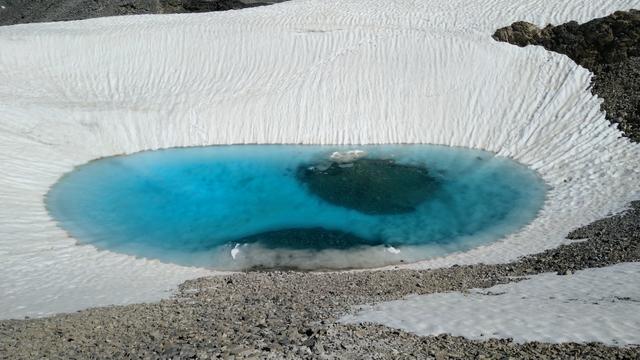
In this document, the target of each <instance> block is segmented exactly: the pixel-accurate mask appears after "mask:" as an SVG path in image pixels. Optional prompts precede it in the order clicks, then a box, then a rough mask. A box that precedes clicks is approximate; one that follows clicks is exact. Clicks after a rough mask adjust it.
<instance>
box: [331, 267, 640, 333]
mask: <svg viewBox="0 0 640 360" xmlns="http://www.w3.org/2000/svg"><path fill="white" fill-rule="evenodd" d="M341 321H342V322H346V323H356V322H374V323H379V324H383V325H386V326H390V327H394V328H398V329H402V330H405V331H409V332H412V333H415V334H418V335H438V334H443V333H448V334H452V335H458V336H464V337H467V338H471V339H476V340H485V339H488V338H513V340H514V341H516V342H526V341H541V342H552V343H559V342H569V341H571V342H591V341H597V342H603V343H605V344H609V345H632V344H635V345H638V344H640V263H626V264H619V265H614V266H610V267H607V268H601V269H587V270H584V271H579V272H577V273H576V274H575V275H569V276H559V275H556V274H542V275H536V276H533V277H532V278H531V279H529V280H524V281H522V282H517V283H510V284H506V285H498V286H494V287H492V288H489V289H476V290H471V291H470V292H469V293H459V292H453V293H441V294H430V295H413V296H409V297H407V298H406V299H404V300H398V301H391V302H387V303H381V304H378V305H375V306H369V307H363V308H362V309H361V310H360V311H359V312H358V313H356V314H355V315H347V316H345V317H343V318H342V319H341Z"/></svg>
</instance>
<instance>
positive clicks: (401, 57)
mask: <svg viewBox="0 0 640 360" xmlns="http://www.w3.org/2000/svg"><path fill="white" fill-rule="evenodd" d="M632 7H640V0H597V1H596V0H588V1H587V0H576V1H566V0H534V1H532V0H478V1H468V0H433V1H401V0H366V1H365V0H358V1H356V0H294V1H291V2H286V3H281V4H278V5H273V6H268V7H260V8H251V9H246V10H241V11H231V12H221V13H205V14H181V15H150V16H127V17H110V18H101V19H92V20H86V21H77V22H59V23H49V24H30V25H16V26H8V27H0V49H2V51H0V317H3V318H11V317H20V316H24V315H30V316H33V315H44V314H49V313H52V312H60V311H72V310H76V309H81V308H84V307H88V306H96V305H106V304H120V303H128V302H135V301H150V300H155V299H158V298H160V297H162V296H166V295H167V294H168V293H167V292H166V290H167V289H171V288H175V286H176V285H177V284H178V283H180V282H181V281H183V280H185V279H188V278H193V277H196V276H201V275H206V274H211V273H212V272H210V271H207V270H204V269H195V268H184V267H180V266H176V265H172V264H161V263H158V262H157V261H149V260H145V259H136V258H133V257H130V256H126V255H122V254H117V253H113V252H109V251H97V250H96V249H95V248H93V247H91V246H76V243H75V240H74V239H72V238H69V237H68V236H67V234H66V233H65V232H64V231H63V230H61V229H59V228H58V227H57V226H56V224H55V223H54V222H53V221H52V220H51V218H50V216H49V215H48V213H47V210H46V209H45V206H44V202H43V197H44V195H45V194H46V193H47V190H48V189H49V187H50V186H51V185H52V184H54V183H55V182H56V181H57V180H58V179H59V178H60V176H61V175H62V174H64V173H66V172H68V171H71V170H72V169H73V168H74V166H76V165H79V164H83V163H86V162H87V161H90V160H92V159H96V158H99V157H104V156H110V155H115V154H125V153H127V154H128V153H134V152H138V151H141V150H149V149H159V148H167V147H176V146H196V145H211V144H231V143H294V144H299V143H304V144H362V143H429V144H443V145H451V146H465V147H470V148H478V149H484V150H488V151H493V152H496V153H497V154H499V155H500V156H508V157H511V158H513V159H515V160H517V161H519V162H521V163H523V164H526V165H528V166H530V167H531V168H533V169H535V170H537V171H538V172H539V173H540V175H541V176H542V177H543V178H544V179H545V180H546V181H547V182H548V184H549V185H550V186H552V190H551V191H550V192H549V194H548V200H547V202H546V204H545V206H544V208H543V209H542V211H541V213H540V215H539V217H538V218H537V219H536V220H535V221H534V222H533V223H532V224H530V225H529V226H527V227H526V228H524V229H523V230H522V231H520V232H518V233H516V234H513V235H512V236H509V237H507V238H505V239H504V240H502V241H500V242H498V243H494V244H492V245H489V246H484V247H482V248H478V249H475V250H472V251H469V252H467V253H464V254H457V255H452V256H447V257H443V258H438V259H434V260H429V261H425V262H422V263H418V264H412V265H410V267H414V268H428V267H438V266H447V265H451V264H454V263H459V264H465V263H476V262H485V263H488V262H501V261H508V260H512V259H514V258H517V257H518V256H520V255H523V254H527V253H532V252H538V251H541V250H544V249H547V248H551V247H555V246H557V245H559V244H561V243H563V242H565V241H566V240H565V239H564V238H565V235H566V234H567V232H569V231H570V230H571V229H573V228H575V227H577V226H579V225H583V224H585V223H588V222H590V221H593V220H595V219H598V218H600V217H603V216H605V215H607V214H608V213H610V212H612V211H617V210H620V209H621V208H623V207H624V206H625V204H627V203H628V202H629V201H630V200H634V199H636V198H638V195H639V194H638V191H639V190H640V185H639V184H640V166H638V159H639V158H640V147H639V146H638V145H634V144H631V143H630V142H629V141H628V140H626V139H624V138H620V133H619V132H618V130H616V129H615V128H614V127H611V126H610V125H609V123H608V122H607V121H606V120H605V117H604V114H602V113H601V112H600V111H599V104H600V100H598V99H597V98H595V97H594V96H592V95H591V93H590V91H589V89H588V88H589V83H590V78H591V75H590V73H589V72H588V71H587V70H585V69H584V68H581V67H579V66H577V65H575V64H574V63H573V62H571V61H570V60H569V59H568V58H566V57H565V56H562V55H558V54H554V53H550V52H547V51H545V50H544V49H542V48H540V47H527V48H518V47H516V46H511V45H509V44H505V43H498V42H495V41H494V40H493V39H492V38H491V34H492V33H493V32H494V30H495V29H496V28H498V27H501V26H505V25H507V24H510V23H511V22H513V21H517V20H528V21H531V22H534V23H537V24H539V25H544V24H546V23H562V22H566V21H568V20H578V21H585V20H588V19H591V18H594V17H599V16H604V15H607V14H608V13H610V12H612V11H614V10H624V9H629V8H632Z"/></svg>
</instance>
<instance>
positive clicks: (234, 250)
mask: <svg viewBox="0 0 640 360" xmlns="http://www.w3.org/2000/svg"><path fill="white" fill-rule="evenodd" d="M239 247H240V244H236V246H235V247H234V248H233V249H231V257H232V258H233V259H234V260H235V259H236V256H238V254H239V253H240V249H238V248H239Z"/></svg>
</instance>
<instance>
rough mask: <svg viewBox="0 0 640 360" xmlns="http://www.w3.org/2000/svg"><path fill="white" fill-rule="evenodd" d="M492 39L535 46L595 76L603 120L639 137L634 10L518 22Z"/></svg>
mask: <svg viewBox="0 0 640 360" xmlns="http://www.w3.org/2000/svg"><path fill="white" fill-rule="evenodd" d="M493 38H494V39H496V40H498V41H504V42H508V43H510V44H514V45H518V46H527V45H540V46H543V47H544V48H545V49H547V50H550V51H554V52H557V53H560V54H564V55H567V56H568V57H570V58H571V59H572V60H573V61H575V62H576V63H578V64H580V65H582V66H584V67H586V68H587V69H589V70H590V71H591V72H593V73H594V74H595V77H594V79H593V87H592V92H593V93H594V94H595V95H598V96H599V97H600V98H602V99H604V103H603V104H602V110H603V111H605V112H606V114H607V119H609V121H611V122H612V123H616V124H618V126H619V128H620V129H621V130H622V131H623V132H624V133H625V134H626V135H627V136H628V137H629V138H630V139H631V140H633V141H640V11H638V10H630V11H628V12H624V11H618V12H615V13H613V14H611V15H609V16H607V17H603V18H599V19H594V20H591V21H589V22H586V23H584V24H578V23H577V22H575V21H571V22H568V23H566V24H562V25H558V26H553V25H548V26H546V27H544V28H539V27H537V26H536V25H534V24H531V23H527V22H524V21H518V22H515V23H513V24H511V25H510V26H507V27H504V28H501V29H498V30H497V31H496V32H495V34H494V35H493Z"/></svg>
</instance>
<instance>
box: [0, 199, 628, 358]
mask: <svg viewBox="0 0 640 360" xmlns="http://www.w3.org/2000/svg"><path fill="white" fill-rule="evenodd" d="M569 237H570V238H571V239H584V238H586V239H587V240H583V241H576V242H573V243H570V244H568V245H564V246H561V247H559V248H557V249H553V250H549V251H545V252H544V253H540V254H536V255H532V256H527V257H525V258H523V259H521V260H519V261H517V262H513V263H509V264H501V265H475V266H454V267H452V268H448V269H437V270H427V271H414V270H393V271H362V272H350V273H309V272H307V273H304V272H249V273H239V274H234V275H230V276H226V277H210V278H202V279H196V280H192V281H188V282H186V283H184V284H183V285H182V286H181V287H180V290H179V292H178V294H177V295H176V297H175V298H173V299H169V300H164V301H161V302H159V303H152V304H136V305H128V306H119V307H106V308H96V309H90V310H86V311H81V312H78V313H75V314H64V315H58V316H54V317H50V318H44V319H28V320H6V321H1V322H0V358H7V359H30V358H42V357H46V358H91V357H98V358H200V359H209V358H220V357H221V358H228V359H232V358H235V359H245V358H272V359H283V358H301V357H304V358H318V359H338V358H339V359H350V358H353V359H363V358H366V359H369V358H371V359H396V358H419V359H424V358H436V359H440V358H443V359H444V358H470V357H472V358H510V357H511V358H532V359H533V358H536V359H537V358H601V359H604V358H607V359H613V358H618V359H622V358H628V359H633V358H635V359H637V358H639V357H640V347H627V348H616V347H607V346H605V345H602V344H596V343H591V344H574V343H567V344H543V343H537V342H531V343H525V344H516V343H513V342H512V341H509V340H489V341H485V342H479V341H470V340H466V339H464V338H461V337H453V336H446V335H441V336H436V337H434V336H430V337H418V336H415V335H412V334H409V333H405V332H402V331H399V330H394V329H390V328H385V327H382V326H378V325H370V324H365V325H342V324H337V323H336V322H335V320H336V319H337V318H338V317H340V315H342V314H344V313H346V312H348V311H349V310H350V309H351V308H352V306H354V305H359V304H368V303H374V302H379V301H386V300H391V299H398V298H401V297H403V296H405V295H408V294H415V293H417V294H427V293H434V292H444V291H463V290H465V289H471V288H478V287H481V288H483V287H490V286H493V285H496V284H500V283H506V282H510V281H516V280H515V279H514V278H513V277H515V276H522V275H532V274H537V273H542V272H549V271H554V272H558V273H559V274H565V273H566V272H567V270H571V271H575V270H579V269H584V268H590V267H602V266H607V265H611V264H615V263H619V262H630V261H640V202H635V203H633V204H632V208H631V209H630V210H629V211H627V212H625V213H623V214H620V215H616V216H613V217H611V218H607V219H603V220H600V221H597V222H595V223H593V224H590V225H588V226H586V227H584V228H581V229H578V230H576V231H574V232H572V233H571V234H570V235H569ZM558 276H561V275H558ZM568 276H570V275H568Z"/></svg>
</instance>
